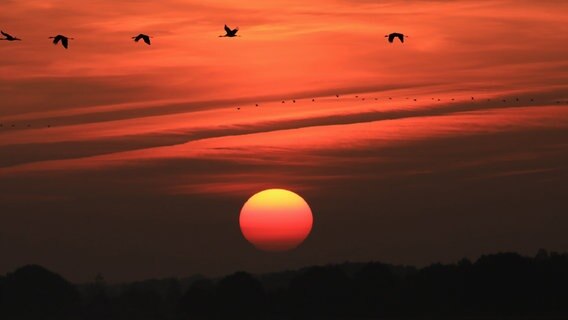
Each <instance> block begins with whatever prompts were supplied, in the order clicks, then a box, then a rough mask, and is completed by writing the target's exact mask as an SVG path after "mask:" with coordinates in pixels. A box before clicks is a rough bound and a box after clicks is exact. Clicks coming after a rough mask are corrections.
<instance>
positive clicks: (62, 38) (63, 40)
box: [49, 34, 73, 49]
mask: <svg viewBox="0 0 568 320" xmlns="http://www.w3.org/2000/svg"><path fill="white" fill-rule="evenodd" d="M49 39H53V44H57V43H59V42H60V41H61V45H63V48H65V49H67V48H68V46H69V40H73V38H68V37H66V36H62V35H60V34H58V35H56V36H55V37H49Z"/></svg>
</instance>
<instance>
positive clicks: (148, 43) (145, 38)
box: [143, 36, 150, 45]
mask: <svg viewBox="0 0 568 320" xmlns="http://www.w3.org/2000/svg"><path fill="white" fill-rule="evenodd" d="M143 39H144V42H146V44H147V45H150V37H149V36H144V37H143Z"/></svg>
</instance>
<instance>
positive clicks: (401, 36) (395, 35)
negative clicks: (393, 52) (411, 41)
mask: <svg viewBox="0 0 568 320" xmlns="http://www.w3.org/2000/svg"><path fill="white" fill-rule="evenodd" d="M405 37H408V36H405V35H404V34H402V33H398V32H393V33H391V34H387V35H385V38H389V42H390V43H393V42H394V39H397V38H398V39H399V40H400V42H401V43H404V38H405Z"/></svg>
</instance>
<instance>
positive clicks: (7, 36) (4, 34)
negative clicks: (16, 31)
mask: <svg viewBox="0 0 568 320" xmlns="http://www.w3.org/2000/svg"><path fill="white" fill-rule="evenodd" d="M0 33H2V35H3V36H4V37H6V38H9V37H10V35H9V34H7V33H6V32H4V31H0Z"/></svg>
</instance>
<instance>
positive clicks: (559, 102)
mask: <svg viewBox="0 0 568 320" xmlns="http://www.w3.org/2000/svg"><path fill="white" fill-rule="evenodd" d="M335 97H336V98H339V97H340V96H339V94H336V95H335ZM355 99H359V100H361V101H365V97H359V95H355ZM373 99H374V100H375V101H378V100H379V98H373ZM385 99H387V98H385ZM431 99H432V101H439V102H441V101H442V99H440V98H431ZM388 100H393V98H392V97H388ZM405 100H410V98H409V97H406V98H405ZM412 100H413V101H414V102H418V99H416V98H414V99H412ZM288 101H292V103H296V99H292V100H288ZM311 101H312V102H316V99H315V98H312V99H311ZM448 101H454V102H455V101H457V100H456V99H455V98H451V99H448ZM471 101H476V99H475V97H471ZM479 101H483V100H479ZM486 101H487V102H491V101H492V100H491V99H487V100H486ZM514 101H516V102H520V101H521V99H520V98H515V100H514ZM528 101H530V102H534V101H535V99H534V98H530V99H528ZM501 102H503V103H505V102H507V99H502V100H501ZM282 103H286V100H282ZM556 104H568V101H561V100H557V101H556ZM255 107H260V104H258V103H255ZM236 109H237V110H241V107H236Z"/></svg>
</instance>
